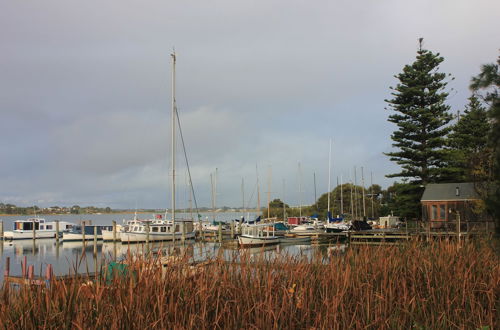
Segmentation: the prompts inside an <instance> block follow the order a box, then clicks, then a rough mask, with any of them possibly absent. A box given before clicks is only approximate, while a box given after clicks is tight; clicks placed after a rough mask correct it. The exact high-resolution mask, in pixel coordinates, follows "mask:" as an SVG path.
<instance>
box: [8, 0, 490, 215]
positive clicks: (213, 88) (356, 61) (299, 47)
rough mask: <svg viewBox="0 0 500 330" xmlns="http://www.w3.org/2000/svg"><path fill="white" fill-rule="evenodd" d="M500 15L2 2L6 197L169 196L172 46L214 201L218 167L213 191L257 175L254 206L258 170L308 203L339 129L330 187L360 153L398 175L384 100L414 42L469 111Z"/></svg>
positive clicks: (148, 199)
mask: <svg viewBox="0 0 500 330" xmlns="http://www.w3.org/2000/svg"><path fill="white" fill-rule="evenodd" d="M498 13H500V2H499V1H496V0H476V1H470V0H446V1H445V0H442V1H435V0H427V1H402V0H379V1H368V0H367V1H352V0H330V1H322V0H316V1H304V0H302V1H295V0H280V1H277V0H267V1H246V0H242V1H234V0H212V1H192V0H188V1H166V0H163V1H159V0H158V1H152V0H145V1H135V0H134V1H131V0H120V1H109V0H98V1H97V0H86V1H66V0H59V1H56V0H44V1H34V0H33V1H11V0H0V45H1V51H0V154H1V158H0V202H8V203H14V204H17V205H33V204H37V205H40V206H51V205H73V204H74V203H77V204H80V205H97V206H111V207H112V208H123V207H130V208H134V207H135V206H136V205H137V206H138V207H156V208H166V207H169V206H170V192H169V191H170V184H169V180H170V176H169V171H170V170H171V169H170V163H169V159H170V156H169V154H170V102H171V95H170V88H171V82H170V74H171V65H170V55H169V54H170V53H171V51H172V48H173V47H175V50H176V52H177V56H178V60H177V77H178V79H177V90H178V92H177V101H178V107H179V112H180V119H181V124H182V129H183V133H184V136H185V140H186V145H187V152H188V156H189V161H190V163H191V170H192V174H193V183H194V187H195V190H196V196H197V199H198V203H199V204H200V205H202V206H203V205H205V206H208V205H209V204H210V173H212V172H214V171H215V168H217V169H218V177H217V190H218V194H217V204H218V205H229V206H240V205H241V203H242V202H241V199H242V196H241V195H242V194H241V181H242V179H244V182H245V189H244V190H245V195H246V197H245V198H246V200H247V202H246V203H247V204H248V205H247V206H252V207H255V205H256V198H255V193H254V191H255V184H256V177H257V175H256V165H257V166H258V172H259V179H260V183H261V191H262V194H263V195H265V194H264V192H266V191H268V190H270V191H271V197H272V198H283V196H284V198H285V200H286V201H287V202H288V203H290V204H295V205H296V204H298V203H299V202H300V201H301V200H302V203H303V204H310V203H312V202H313V200H314V184H313V175H314V173H315V174H316V182H317V194H318V196H319V195H320V194H321V193H324V192H326V191H327V187H328V186H327V181H328V180H327V177H328V145H329V139H333V153H332V157H333V168H332V178H333V179H332V182H333V184H332V185H334V184H335V183H336V180H337V177H338V178H339V180H340V176H342V178H343V180H344V182H345V181H348V180H350V179H352V177H353V174H352V172H353V168H354V166H356V167H357V169H358V181H359V180H360V179H359V178H360V168H361V167H363V168H364V174H365V181H366V183H367V184H368V183H369V181H370V178H369V177H370V173H371V172H373V180H374V182H375V183H379V184H381V185H382V186H384V187H386V186H388V185H390V184H391V183H392V181H393V180H392V179H386V178H385V177H384V175H385V174H388V173H393V172H394V171H396V170H397V167H396V166H395V165H394V164H391V162H389V160H388V158H387V157H386V156H384V155H383V152H387V151H390V150H391V140H390V134H391V132H392V131H393V130H394V128H395V127H394V125H393V124H391V123H388V122H387V116H388V115H389V112H388V110H384V107H385V103H384V99H385V98H387V97H389V96H390V94H389V86H391V85H395V84H396V81H395V79H394V75H395V74H397V73H398V72H400V71H401V69H402V67H403V66H404V65H405V64H408V63H411V62H412V61H413V60H414V58H415V53H416V50H417V39H418V38H419V37H424V38H425V40H424V44H425V47H426V48H427V49H430V50H432V51H435V52H440V53H441V54H442V55H443V56H444V57H445V62H444V63H443V64H442V66H441V69H442V71H444V72H448V73H451V74H452V75H453V76H454V77H455V80H454V81H452V82H451V83H450V85H449V87H450V89H451V88H453V91H451V92H450V97H449V99H448V103H449V104H450V105H451V107H452V110H453V111H456V110H460V109H462V108H463V106H464V104H465V103H466V99H467V98H468V97H469V91H468V88H467V86H468V83H469V80H470V78H471V76H473V75H475V74H477V73H478V71H479V67H480V65H481V64H483V63H489V62H493V61H495V60H496V58H497V56H498V55H499V47H500V33H499V31H500V19H499V14H498ZM178 158H179V162H178V176H177V180H178V182H179V189H178V191H179V194H178V206H180V207H184V206H186V204H187V200H188V198H187V193H186V191H187V189H186V176H185V173H186V170H185V165H184V162H182V161H180V160H181V155H180V154H179V155H178ZM299 162H300V164H301V165H300V166H301V172H300V173H301V175H299V170H298V168H299V166H298V163H299ZM269 174H271V175H269ZM269 178H270V180H269ZM269 181H270V182H271V188H270V189H268V183H269ZM299 183H301V186H302V188H301V190H302V193H299ZM252 194H253V195H254V197H253V198H252V199H251V197H250V196H251V195H252ZM300 196H302V197H300ZM263 199H264V200H265V197H264V196H263Z"/></svg>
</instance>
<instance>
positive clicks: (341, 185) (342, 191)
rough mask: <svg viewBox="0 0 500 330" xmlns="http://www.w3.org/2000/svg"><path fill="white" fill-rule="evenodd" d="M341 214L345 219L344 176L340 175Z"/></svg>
mask: <svg viewBox="0 0 500 330" xmlns="http://www.w3.org/2000/svg"><path fill="white" fill-rule="evenodd" d="M340 214H341V217H344V216H343V214H344V187H343V180H342V174H341V175H340Z"/></svg>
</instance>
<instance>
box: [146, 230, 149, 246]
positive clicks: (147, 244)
mask: <svg viewBox="0 0 500 330" xmlns="http://www.w3.org/2000/svg"><path fill="white" fill-rule="evenodd" d="M146 253H147V254H149V222H146Z"/></svg>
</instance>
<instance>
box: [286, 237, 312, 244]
mask: <svg viewBox="0 0 500 330" xmlns="http://www.w3.org/2000/svg"><path fill="white" fill-rule="evenodd" d="M309 242H311V237H309V236H302V237H286V236H285V237H280V243H283V244H285V243H286V244H300V243H309Z"/></svg>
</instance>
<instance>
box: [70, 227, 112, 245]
mask: <svg viewBox="0 0 500 330" xmlns="http://www.w3.org/2000/svg"><path fill="white" fill-rule="evenodd" d="M102 227H104V226H92V225H86V226H80V225H78V226H74V227H73V228H72V229H71V231H69V232H65V233H63V236H62V240H63V242H71V241H93V240H94V231H95V230H96V229H97V240H102ZM94 228H95V229H94Z"/></svg>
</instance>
